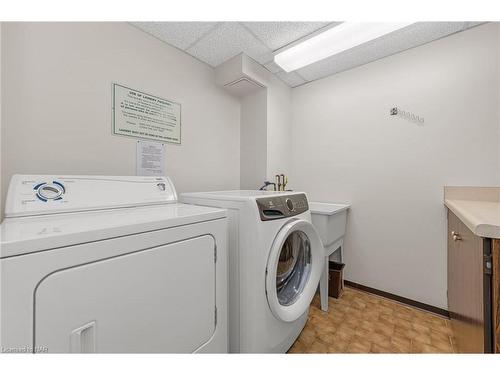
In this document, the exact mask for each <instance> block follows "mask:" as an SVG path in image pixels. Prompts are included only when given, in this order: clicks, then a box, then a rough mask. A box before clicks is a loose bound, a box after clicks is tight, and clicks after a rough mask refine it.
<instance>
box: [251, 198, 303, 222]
mask: <svg viewBox="0 0 500 375" xmlns="http://www.w3.org/2000/svg"><path fill="white" fill-rule="evenodd" d="M256 201H257V207H258V208H259V214H260V219H261V220H262V221H267V220H276V219H283V218H285V217H290V216H295V215H298V214H301V213H303V212H305V211H307V210H308V209H309V204H308V203H307V197H306V195H305V194H304V193H300V194H291V195H282V196H279V195H278V196H272V197H266V198H257V199H256Z"/></svg>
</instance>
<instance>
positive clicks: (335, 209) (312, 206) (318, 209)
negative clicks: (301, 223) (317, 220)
mask: <svg viewBox="0 0 500 375" xmlns="http://www.w3.org/2000/svg"><path fill="white" fill-rule="evenodd" d="M349 207H351V205H350V204H346V203H322V202H309V210H310V211H311V213H312V214H321V215H328V216H330V215H334V214H336V213H339V212H342V211H345V210H347V209H349Z"/></svg>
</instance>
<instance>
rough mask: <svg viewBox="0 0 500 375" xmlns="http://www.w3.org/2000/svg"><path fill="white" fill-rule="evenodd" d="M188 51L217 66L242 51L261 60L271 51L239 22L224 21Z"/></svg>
mask: <svg viewBox="0 0 500 375" xmlns="http://www.w3.org/2000/svg"><path fill="white" fill-rule="evenodd" d="M186 52H188V53H190V54H191V55H193V56H195V57H197V58H198V59H200V60H202V61H205V62H206V63H207V64H210V65H212V66H214V67H215V66H217V65H219V64H221V63H223V62H224V61H226V60H228V59H230V58H231V57H233V56H236V55H238V54H239V53H242V52H243V53H246V54H247V55H248V56H250V57H251V58H253V59H254V60H257V61H261V60H262V58H263V56H266V55H268V54H269V53H270V52H271V51H270V50H269V49H268V48H267V47H266V46H265V45H263V44H262V43H261V42H260V41H258V40H257V39H256V38H255V37H254V36H253V35H252V34H251V33H250V32H249V31H248V30H247V29H245V28H244V27H243V26H241V25H240V24H238V23H237V22H224V23H222V24H221V25H219V26H218V27H216V28H215V29H214V30H213V31H211V32H210V33H209V34H208V35H206V36H205V37H203V38H202V39H201V40H199V41H198V42H197V43H195V44H194V45H193V46H191V47H190V48H189V49H188V50H186Z"/></svg>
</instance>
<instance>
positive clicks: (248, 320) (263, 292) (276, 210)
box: [181, 190, 324, 353]
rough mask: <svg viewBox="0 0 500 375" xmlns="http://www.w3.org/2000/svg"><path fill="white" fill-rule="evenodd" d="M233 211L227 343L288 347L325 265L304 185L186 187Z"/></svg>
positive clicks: (244, 347) (260, 349)
mask: <svg viewBox="0 0 500 375" xmlns="http://www.w3.org/2000/svg"><path fill="white" fill-rule="evenodd" d="M181 201H182V202H185V203H191V204H197V205H202V206H210V207H220V208H225V209H227V211H228V222H229V242H228V256H229V350H230V352H235V353H284V352H286V351H287V350H288V349H289V348H290V346H291V345H292V344H293V342H294V341H295V340H296V338H297V337H298V335H299V334H300V332H301V331H302V329H303V327H304V325H305V323H306V321H307V315H308V311H309V305H310V303H311V300H312V298H313V297H314V294H315V292H316V289H317V286H318V282H319V279H320V276H321V272H322V271H323V265H324V256H323V246H322V243H321V239H320V237H319V235H318V233H317V232H316V230H315V229H314V227H313V226H312V224H311V215H310V212H309V207H308V202H307V197H306V195H305V194H304V193H296V192H273V191H253V190H238V191H219V192H206V193H186V194H182V195H181Z"/></svg>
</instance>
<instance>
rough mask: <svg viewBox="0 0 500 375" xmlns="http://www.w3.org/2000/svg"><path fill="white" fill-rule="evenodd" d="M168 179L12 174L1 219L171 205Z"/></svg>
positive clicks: (172, 190) (172, 191)
mask: <svg viewBox="0 0 500 375" xmlns="http://www.w3.org/2000/svg"><path fill="white" fill-rule="evenodd" d="M176 201H177V194H176V192H175V188H174V186H173V185H172V182H171V181H170V179H169V178H168V177H149V176H58V175H57V176H54V175H14V176H12V179H11V181H10V185H9V191H8V193H7V201H6V204H5V217H18V216H31V215H44V214H55V213H60V212H76V211H89V210H102V209H110V208H120V207H135V206H144V205H151V204H162V203H173V202H176Z"/></svg>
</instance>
